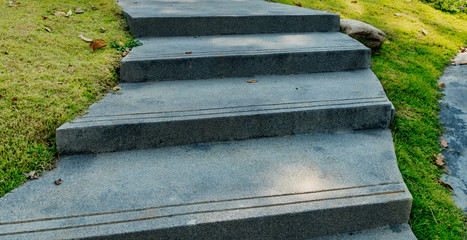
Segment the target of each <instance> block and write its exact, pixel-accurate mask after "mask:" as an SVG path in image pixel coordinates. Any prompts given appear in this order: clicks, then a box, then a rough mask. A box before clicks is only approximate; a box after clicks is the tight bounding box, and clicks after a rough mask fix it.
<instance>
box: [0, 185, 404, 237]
mask: <svg viewBox="0 0 467 240" xmlns="http://www.w3.org/2000/svg"><path fill="white" fill-rule="evenodd" d="M404 192H405V191H404V190H398V191H388V192H380V193H371V194H360V195H353V196H345V197H334V198H323V199H315V200H304V201H297V202H290V203H278V204H269V205H259V206H250V207H237V208H228V209H220V210H205V211H193V212H187V213H176V214H169V215H162V216H154V217H146V218H138V219H129V220H120V221H113V222H102V223H94V224H82V225H76V226H66V227H57V228H47V229H39V230H31V231H23V232H12V233H0V236H8V235H18V234H27V233H38V232H48V231H58V230H67V229H76V228H83V227H96V226H103V225H111V224H120V223H130V222H140V221H149V220H155V219H161V218H168V217H178V216H186V215H193V214H206V213H218V212H228V211H238V210H247V209H256V208H266V207H279V206H287V205H294V204H303V203H311V202H318V201H327V200H339V199H348V198H358V197H370V196H379V195H389V194H397V193H404Z"/></svg>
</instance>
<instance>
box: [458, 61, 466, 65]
mask: <svg viewBox="0 0 467 240" xmlns="http://www.w3.org/2000/svg"><path fill="white" fill-rule="evenodd" d="M459 65H467V62H460V63H459Z"/></svg>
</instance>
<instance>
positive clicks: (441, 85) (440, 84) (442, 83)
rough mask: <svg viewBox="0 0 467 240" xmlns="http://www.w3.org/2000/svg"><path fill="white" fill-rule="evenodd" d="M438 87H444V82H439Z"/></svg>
mask: <svg viewBox="0 0 467 240" xmlns="http://www.w3.org/2000/svg"><path fill="white" fill-rule="evenodd" d="M438 86H440V87H446V84H444V82H440V83H438Z"/></svg>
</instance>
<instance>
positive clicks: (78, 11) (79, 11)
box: [75, 8, 84, 14]
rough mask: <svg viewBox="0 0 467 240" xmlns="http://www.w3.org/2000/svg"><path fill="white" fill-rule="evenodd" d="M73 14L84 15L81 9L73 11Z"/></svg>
mask: <svg viewBox="0 0 467 240" xmlns="http://www.w3.org/2000/svg"><path fill="white" fill-rule="evenodd" d="M75 13H76V14H81V13H84V11H83V9H81V8H77V9H76V10H75Z"/></svg>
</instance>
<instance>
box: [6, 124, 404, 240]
mask: <svg viewBox="0 0 467 240" xmlns="http://www.w3.org/2000/svg"><path fill="white" fill-rule="evenodd" d="M59 178H61V179H62V180H63V183H62V184H61V185H59V186H56V185H54V180H56V179H59ZM31 196H34V197H31ZM410 201H411V197H410V194H409V193H408V191H407V189H406V187H405V185H404V183H403V181H402V178H401V175H400V173H399V171H398V168H397V164H396V159H395V154H394V149H393V145H392V138H391V133H390V131H389V130H388V129H385V130H369V131H357V132H341V133H327V134H325V133H323V134H312V135H310V134H304V135H294V136H287V137H280V138H262V139H253V140H244V141H231V142H221V143H209V144H200V145H188V146H179V147H170V148H160V149H151V150H139V151H130V152H118V153H108V154H98V155H74V156H67V157H63V158H62V159H61V160H60V162H59V163H58V166H57V168H56V169H54V170H52V171H50V172H45V173H44V174H43V176H41V177H40V178H39V179H37V180H34V181H29V182H27V183H25V184H24V186H22V187H21V188H19V189H17V190H14V191H13V192H11V193H8V194H7V195H5V196H4V197H3V198H2V199H0V216H2V218H1V222H0V233H1V234H0V239H1V238H2V237H6V238H8V237H20V238H21V237H28V236H34V237H33V238H34V239H49V237H50V236H54V237H57V236H58V237H63V238H73V237H77V236H79V237H89V236H105V235H109V234H125V233H128V234H130V233H135V232H141V231H156V230H161V231H163V232H162V233H160V234H162V235H160V236H171V237H174V236H177V234H184V233H186V231H185V230H186V229H185V230H183V228H185V227H187V228H188V229H191V230H189V232H190V231H191V232H190V233H189V234H194V235H189V236H191V237H196V236H197V235H196V234H200V235H199V236H198V237H200V238H203V237H204V238H209V236H210V237H211V238H212V237H213V235H209V234H219V235H218V236H214V237H222V236H224V237H225V236H238V238H241V237H242V236H249V237H252V238H260V239H261V238H263V239H264V237H271V236H274V237H275V238H280V237H290V238H289V239H293V238H294V237H298V238H302V239H303V237H306V236H308V237H310V236H314V235H317V236H319V235H326V234H327V233H332V232H333V231H337V232H342V231H343V230H346V229H347V228H349V225H352V227H350V230H355V229H352V228H355V227H356V226H358V228H359V229H365V228H369V227H379V226H383V225H387V224H398V223H404V222H406V221H407V217H408V213H409V210H410ZM391 206H392V207H391ZM396 206H397V209H394V207H396ZM401 206H402V207H401ZM347 208H349V210H348V211H346V209H347ZM376 209H377V210H376ZM328 210H329V211H331V212H329V213H328V212H326V211H328ZM368 211H370V212H372V213H373V214H371V215H369V216H365V217H362V216H360V214H366V215H367V214H368ZM313 212H315V213H316V214H315V215H316V216H315V215H313ZM302 213H304V214H307V213H310V214H311V215H310V216H307V218H306V219H307V220H306V222H307V225H306V226H303V225H300V224H297V223H293V222H294V221H295V220H293V221H291V222H290V224H292V225H291V226H288V227H290V228H291V229H295V231H292V232H290V231H284V232H281V231H280V230H274V229H271V228H270V227H272V226H273V225H274V224H284V223H283V222H284V221H285V222H288V221H289V220H288V219H289V218H290V216H292V217H291V218H290V219H296V221H299V222H300V221H301V220H300V219H301V217H300V214H302ZM291 214H292V215H291ZM293 214H295V215H293ZM327 214H330V215H329V216H328V215H327ZM313 216H315V217H316V218H314V217H313ZM323 216H327V217H329V219H330V218H335V219H334V221H331V220H329V219H327V217H324V219H323ZM331 216H334V217H331ZM268 217H278V218H272V220H271V219H270V221H272V222H271V224H272V225H270V224H265V225H262V224H260V223H259V222H263V223H264V222H268V221H269V220H268ZM336 217H337V218H336ZM354 218H355V219H354ZM255 219H257V220H258V221H259V222H258V223H257V224H252V225H251V228H248V227H246V228H245V229H248V230H245V229H237V227H233V229H230V228H229V226H230V227H232V226H231V225H229V224H230V223H232V224H234V223H235V222H239V221H240V222H241V221H246V223H247V222H250V223H251V221H255ZM336 219H345V220H346V221H348V222H346V221H344V222H341V221H335V220H336ZM385 221H386V222H385ZM19 223H21V224H19ZM214 223H215V224H220V225H221V226H223V227H221V228H219V225H215V226H214V225H210V224H214ZM273 223H274V224H273ZM320 223H322V224H328V225H326V226H325V228H326V229H322V227H319V226H320ZM203 224H204V225H203ZM244 224H245V223H244ZM302 224H304V223H302ZM194 225H201V226H204V227H202V228H199V229H203V230H201V231H200V232H196V231H195V229H193V228H190V226H194ZM234 225H235V224H234ZM246 225H248V224H246ZM210 226H212V228H211V227H210ZM248 226H250V225H248ZM317 226H318V227H317ZM175 227H177V229H176V230H174V231H173V232H171V231H169V230H170V229H173V228H175ZM164 229H165V230H164ZM167 229H169V230H167ZM196 229H198V228H196ZM216 229H221V230H219V231H220V232H217V230H216ZM222 229H223V230H222ZM226 229H227V230H226ZM166 230H167V231H169V232H164V231H166ZM230 230H231V231H234V230H238V231H240V232H238V233H235V234H234V235H229V234H233V233H232V232H229V231H230ZM242 230H243V231H246V232H242ZM248 231H257V232H248ZM274 231H275V233H274ZM323 231H324V232H323ZM153 234H154V232H153ZM164 234H167V235H164ZM174 234H175V235H174ZM203 234H207V235H204V236H203ZM223 234H227V235H223ZM284 234H285V235H284ZM135 236H138V235H135ZM153 236H158V235H157V234H156V235H153ZM180 236H181V235H180ZM187 236H188V235H187ZM255 236H256V237H255Z"/></svg>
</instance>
